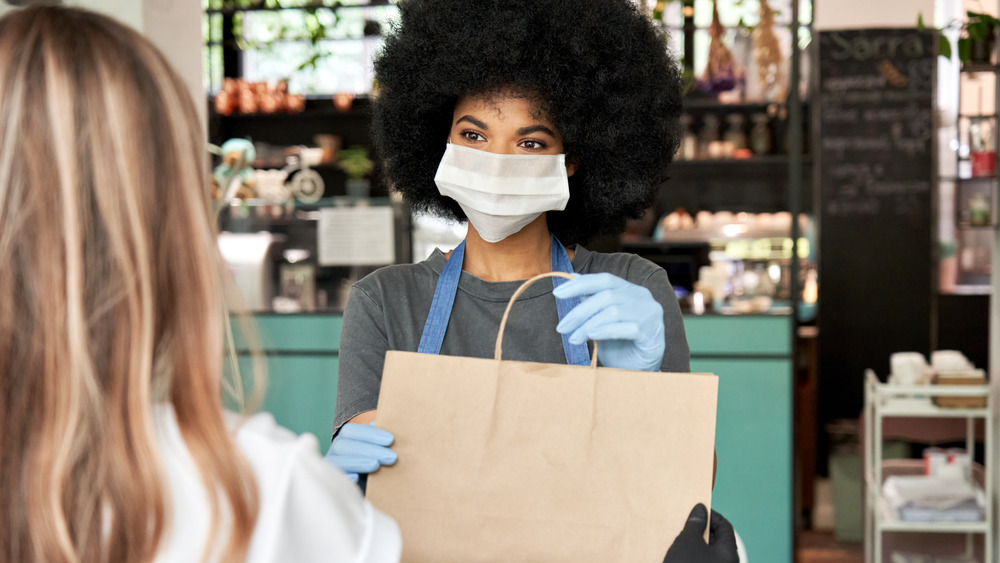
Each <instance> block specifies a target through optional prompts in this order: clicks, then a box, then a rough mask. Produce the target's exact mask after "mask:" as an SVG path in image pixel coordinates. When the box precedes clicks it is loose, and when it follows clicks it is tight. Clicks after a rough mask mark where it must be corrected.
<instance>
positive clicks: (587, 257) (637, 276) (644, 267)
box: [573, 246, 665, 285]
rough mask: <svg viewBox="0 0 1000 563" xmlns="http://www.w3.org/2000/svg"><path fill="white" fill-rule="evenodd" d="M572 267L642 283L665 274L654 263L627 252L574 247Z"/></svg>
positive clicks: (584, 271)
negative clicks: (596, 250) (657, 275)
mask: <svg viewBox="0 0 1000 563" xmlns="http://www.w3.org/2000/svg"><path fill="white" fill-rule="evenodd" d="M573 269H574V270H576V271H577V272H579V273H581V274H597V273H608V274H614V275H616V276H618V277H620V278H622V279H625V280H628V281H630V282H632V283H635V284H640V285H641V284H643V283H645V282H646V281H648V280H649V278H650V277H652V276H653V275H655V274H659V273H662V274H665V272H664V270H663V268H661V267H660V266H658V265H656V264H655V263H653V262H651V261H649V260H647V259H646V258H643V257H641V256H637V255H635V254H631V253H629V252H595V251H592V250H587V249H586V248H584V247H582V246H577V247H576V252H575V254H574V256H573Z"/></svg>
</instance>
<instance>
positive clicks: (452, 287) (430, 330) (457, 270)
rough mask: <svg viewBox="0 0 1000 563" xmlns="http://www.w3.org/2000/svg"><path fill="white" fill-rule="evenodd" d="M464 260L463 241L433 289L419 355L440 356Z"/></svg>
mask: <svg viewBox="0 0 1000 563" xmlns="http://www.w3.org/2000/svg"><path fill="white" fill-rule="evenodd" d="M464 260H465V241H464V240H463V241H462V242H461V243H460V244H459V245H458V246H456V247H455V250H453V251H452V252H451V257H450V258H448V261H447V262H445V264H444V268H443V269H442V270H441V275H440V276H438V282H437V287H436V288H435V289H434V299H433V300H432V301H431V310H430V312H429V313H428V314H427V322H425V323H424V332H423V333H422V334H421V335H420V346H419V347H418V348H417V352H420V353H421V354H440V353H441V344H442V343H443V342H444V333H445V331H446V330H448V320H449V319H451V309H452V307H453V306H454V305H455V295H456V294H457V293H458V281H459V280H460V279H461V278H462V262H464Z"/></svg>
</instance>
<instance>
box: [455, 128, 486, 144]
mask: <svg viewBox="0 0 1000 563" xmlns="http://www.w3.org/2000/svg"><path fill="white" fill-rule="evenodd" d="M461 135H462V138H463V139H465V140H466V141H472V142H474V143H478V142H480V141H485V140H486V138H485V137H483V136H482V135H480V134H479V133H476V132H475V131H462V133H461Z"/></svg>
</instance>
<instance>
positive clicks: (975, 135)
mask: <svg viewBox="0 0 1000 563" xmlns="http://www.w3.org/2000/svg"><path fill="white" fill-rule="evenodd" d="M994 127H995V124H994V123H993V118H992V117H970V118H969V149H970V150H969V159H970V160H971V161H972V162H971V163H972V176H973V177H984V176H987V177H988V176H994V175H996V162H997V152H996V139H995V134H994Z"/></svg>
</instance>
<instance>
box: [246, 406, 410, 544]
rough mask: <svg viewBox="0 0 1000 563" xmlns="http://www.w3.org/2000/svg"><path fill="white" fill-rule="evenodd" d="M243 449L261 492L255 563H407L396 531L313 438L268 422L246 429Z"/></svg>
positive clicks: (260, 418) (262, 418)
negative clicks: (325, 456)
mask: <svg viewBox="0 0 1000 563" xmlns="http://www.w3.org/2000/svg"><path fill="white" fill-rule="evenodd" d="M236 442H237V444H238V445H239V447H240V450H241V451H242V452H243V454H244V455H245V456H246V458H247V460H248V461H249V462H250V465H251V467H253V470H254V475H255V477H256V479H257V483H258V490H259V492H260V514H259V516H258V520H257V525H256V527H255V528H254V534H253V538H252V539H251V543H250V550H249V553H248V557H247V561H249V562H262V563H263V562H271V561H303V562H308V561H351V562H358V563H362V562H364V563H383V562H397V561H399V557H400V553H401V549H402V542H401V539H400V534H399V528H398V526H396V523H395V522H393V520H392V519H391V518H389V517H388V516H386V515H384V514H382V513H381V512H379V511H378V510H377V509H376V508H374V507H373V506H372V505H371V504H370V503H369V502H368V501H366V500H365V499H364V497H363V496H362V495H361V491H360V490H359V489H358V487H357V486H356V485H355V484H354V483H352V482H351V481H350V480H349V479H348V478H347V476H345V475H344V474H343V473H341V472H340V471H339V470H338V469H337V468H336V467H334V466H333V465H331V464H330V463H328V462H326V461H324V460H323V459H322V458H321V457H320V456H319V450H318V444H317V442H316V439H315V437H313V436H312V435H311V434H303V435H302V436H296V435H295V434H293V433H292V432H290V431H288V430H286V429H284V428H282V427H280V426H278V425H277V424H276V423H275V422H274V419H273V417H271V416H270V415H268V414H262V415H256V416H253V417H251V418H249V419H246V420H245V421H244V422H243V423H242V424H241V425H240V427H239V430H238V431H237V433H236Z"/></svg>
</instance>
